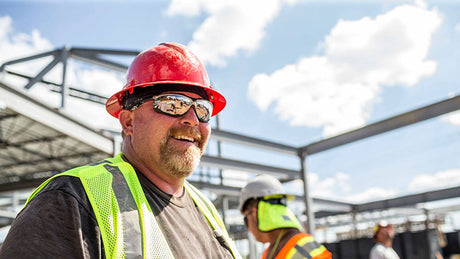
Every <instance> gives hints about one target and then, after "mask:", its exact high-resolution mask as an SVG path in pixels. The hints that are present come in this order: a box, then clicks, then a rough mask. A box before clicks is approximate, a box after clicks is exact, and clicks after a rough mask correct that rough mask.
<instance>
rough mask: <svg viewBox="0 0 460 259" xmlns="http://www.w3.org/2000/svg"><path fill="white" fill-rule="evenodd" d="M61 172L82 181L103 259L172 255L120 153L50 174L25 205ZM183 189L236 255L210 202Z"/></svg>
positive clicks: (187, 186)
mask: <svg viewBox="0 0 460 259" xmlns="http://www.w3.org/2000/svg"><path fill="white" fill-rule="evenodd" d="M65 175H66V176H74V177H78V178H80V180H81V182H82V185H83V187H84V189H85V192H86V194H87V196H88V199H89V200H90V203H91V206H92V208H93V210H94V214H95V216H96V219H97V222H98V225H99V228H100V230H101V236H102V241H103V245H104V252H105V254H106V258H149V259H150V258H161V259H163V258H174V256H173V254H172V252H171V250H170V248H169V245H168V243H167V241H166V239H165V237H164V235H163V233H162V232H161V229H160V227H159V226H158V223H157V221H156V219H155V216H154V214H153V213H152V210H151V208H150V206H149V204H148V202H147V199H146V197H145V195H144V192H143V190H142V187H141V185H140V183H139V180H138V178H137V175H136V172H135V170H134V169H133V168H132V166H131V165H130V164H129V163H126V162H125V161H124V160H123V159H122V158H121V154H119V155H117V156H116V157H114V158H111V159H106V160H103V161H101V162H99V163H96V164H92V165H87V166H82V167H78V168H74V169H72V170H69V171H66V172H64V173H61V174H58V175H55V176H53V177H52V178H50V179H48V180H47V181H45V182H44V183H43V184H42V185H40V186H39V187H38V188H37V189H36V190H35V191H34V192H33V193H32V194H31V196H30V197H29V199H28V200H27V202H26V205H27V203H28V202H29V201H30V200H31V199H32V198H33V197H34V196H35V195H36V194H37V193H38V192H39V191H40V190H41V189H43V187H45V186H46V185H47V184H48V183H49V182H50V181H51V180H52V179H54V178H55V177H59V176H65ZM185 188H186V190H187V191H188V193H189V194H190V196H191V198H192V199H193V200H194V201H195V203H196V204H197V205H198V206H199V208H200V210H201V211H202V212H203V214H204V215H205V217H206V218H207V220H208V223H209V224H210V226H211V228H212V229H213V231H214V233H216V236H217V237H219V235H220V236H221V237H223V238H224V239H225V242H226V243H227V245H229V247H230V249H231V252H232V254H233V256H234V257H235V258H240V255H239V254H238V252H237V250H236V248H235V246H234V244H233V242H232V240H231V239H230V238H229V236H228V233H227V231H226V230H225V227H224V225H223V222H222V220H221V219H220V217H219V216H218V212H217V210H216V209H215V207H214V205H213V204H212V203H211V202H210V201H209V200H208V199H207V198H206V197H204V196H203V194H201V192H199V191H198V190H197V189H196V188H194V187H193V186H192V185H190V184H188V183H187V182H186V184H185ZM107 194H109V195H107ZM26 205H25V206H26ZM136 215H137V216H136ZM217 233H219V234H217Z"/></svg>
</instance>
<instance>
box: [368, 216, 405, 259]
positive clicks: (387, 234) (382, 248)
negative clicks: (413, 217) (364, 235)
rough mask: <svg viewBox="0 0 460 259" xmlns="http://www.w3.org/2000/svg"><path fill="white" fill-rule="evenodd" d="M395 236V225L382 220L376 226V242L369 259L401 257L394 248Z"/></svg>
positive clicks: (396, 258) (394, 258)
mask: <svg viewBox="0 0 460 259" xmlns="http://www.w3.org/2000/svg"><path fill="white" fill-rule="evenodd" d="M394 236H395V233H394V230H393V226H392V225H391V224H388V222H386V221H380V222H378V223H377V225H376V226H375V227H374V237H373V238H372V240H373V241H374V242H375V245H374V247H372V250H371V252H370V254H369V259H399V255H398V254H397V253H396V251H395V250H394V249H393V247H392V245H393V238H394Z"/></svg>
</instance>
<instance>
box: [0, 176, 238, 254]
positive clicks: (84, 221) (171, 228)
mask: <svg viewBox="0 0 460 259" xmlns="http://www.w3.org/2000/svg"><path fill="white" fill-rule="evenodd" d="M138 177H139V181H140V183H141V186H142V188H143V190H144V193H145V196H146V198H147V200H148V202H149V204H150V206H151V208H152V211H153V212H154V214H155V218H156V220H157V221H158V224H159V225H160V228H161V229H162V230H163V233H164V235H165V237H166V240H167V241H168V243H169V246H170V248H171V250H172V252H173V254H174V256H175V258H200V259H201V258H233V257H232V255H231V252H230V251H229V250H228V249H227V248H225V247H224V246H223V245H222V244H220V243H219V240H218V239H217V238H216V237H215V236H214V234H213V233H212V230H211V229H210V227H209V226H208V224H207V221H206V218H205V217H204V216H203V214H202V213H201V212H200V210H199V209H198V207H197V206H196V205H195V203H194V202H193V200H192V199H191V197H190V196H189V195H188V193H187V192H186V191H184V195H182V196H181V197H173V196H171V195H169V194H166V193H164V192H163V191H161V190H160V189H158V188H157V187H156V186H155V185H154V184H153V183H152V182H150V181H149V180H148V179H147V178H146V177H145V176H143V175H142V174H138ZM103 250H104V248H103V245H102V239H101V234H100V231H99V227H98V224H97V221H96V217H95V215H94V212H93V209H92V207H91V205H90V203H89V200H88V198H87V196H86V193H85V191H84V189H83V186H82V185H81V182H80V180H79V179H78V178H76V177H70V176H61V177H58V178H56V179H54V180H53V181H51V182H50V183H49V184H48V185H47V186H46V187H45V188H44V189H43V190H41V191H40V193H38V194H37V195H36V196H35V197H34V199H32V201H31V202H30V203H29V204H28V205H27V207H25V208H24V209H23V210H22V211H21V212H20V213H19V214H18V216H17V217H16V219H15V220H14V222H13V224H12V225H11V229H10V231H9V233H8V236H7V238H6V239H5V241H4V243H3V245H2V247H1V250H0V258H105V254H104V251H103Z"/></svg>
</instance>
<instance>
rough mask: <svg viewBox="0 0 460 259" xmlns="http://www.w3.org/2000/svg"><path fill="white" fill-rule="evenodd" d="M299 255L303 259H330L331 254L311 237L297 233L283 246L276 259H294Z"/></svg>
mask: <svg viewBox="0 0 460 259" xmlns="http://www.w3.org/2000/svg"><path fill="white" fill-rule="evenodd" d="M296 254H297V255H301V256H302V257H303V258H312V259H330V258H332V254H331V253H330V252H329V251H327V249H326V248H325V247H324V246H323V245H319V244H318V243H317V242H316V241H315V239H314V238H313V236H311V235H310V234H307V233H299V234H297V235H295V236H293V237H291V239H289V241H288V242H287V243H286V245H284V247H283V249H281V251H280V252H279V253H278V255H277V256H276V259H289V258H294V256H295V255H296Z"/></svg>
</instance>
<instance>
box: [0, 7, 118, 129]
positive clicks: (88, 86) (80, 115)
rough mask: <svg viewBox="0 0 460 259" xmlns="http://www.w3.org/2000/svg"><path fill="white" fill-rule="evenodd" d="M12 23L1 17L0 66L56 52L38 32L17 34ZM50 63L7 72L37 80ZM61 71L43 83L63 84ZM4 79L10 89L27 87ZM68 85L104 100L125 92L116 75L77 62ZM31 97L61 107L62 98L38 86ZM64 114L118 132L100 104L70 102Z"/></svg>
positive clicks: (17, 66)
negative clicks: (34, 77) (37, 75)
mask: <svg viewBox="0 0 460 259" xmlns="http://www.w3.org/2000/svg"><path fill="white" fill-rule="evenodd" d="M12 23H13V21H12V19H11V18H10V17H9V16H5V17H0V64H3V63H4V62H5V61H9V60H14V59H17V58H22V57H27V56H30V55H35V54H39V53H43V52H46V51H50V50H53V49H54V47H53V45H52V44H51V43H50V41H48V40H47V39H46V38H44V37H42V36H41V35H40V32H39V31H38V30H34V31H32V32H31V34H27V33H18V32H15V31H14V29H13V26H12ZM51 60H52V58H51V57H47V58H42V59H39V60H37V61H28V62H22V63H18V64H14V65H11V66H8V67H7V69H10V70H12V71H14V72H19V73H23V74H26V75H29V76H34V75H36V74H37V73H38V72H39V71H40V70H41V69H43V68H44V67H45V66H46V64H48V63H49V62H50V61H51ZM61 71H62V65H60V64H58V65H57V66H56V67H55V68H54V69H53V70H51V71H50V72H49V73H48V74H47V75H46V76H45V77H44V79H45V80H48V81H52V82H56V83H60V82H61V80H62V79H61V77H62V72H61ZM1 79H2V80H4V81H5V82H6V83H8V84H9V85H11V86H14V87H18V88H22V87H23V86H24V85H25V84H26V83H27V81H26V80H24V79H21V78H18V77H15V76H11V75H7V74H6V73H3V74H2V78H1ZM66 84H68V85H69V86H71V87H75V88H79V89H82V90H86V91H89V92H93V93H98V94H100V95H102V96H109V95H110V94H113V93H115V92H116V91H118V90H120V89H121V88H122V85H123V79H122V78H121V76H120V75H119V74H117V73H115V72H109V71H105V70H98V69H90V68H88V66H85V67H83V66H82V65H81V64H80V65H79V64H77V63H76V62H69V63H68V67H67V76H66ZM28 93H29V94H31V95H33V96H35V97H36V98H37V99H38V100H40V101H42V102H46V103H47V104H49V105H51V106H55V107H59V106H60V103H61V101H60V100H61V99H60V95H58V94H56V93H51V92H50V91H49V90H48V88H47V87H45V86H41V85H40V84H37V85H35V86H34V87H32V88H31V89H30V90H29V92H28ZM64 112H65V113H67V114H68V115H69V116H71V117H74V118H76V119H78V120H79V121H82V122H84V123H87V124H88V125H90V126H93V127H95V128H103V129H110V130H119V125H118V121H117V120H116V119H115V118H111V116H110V115H108V114H107V112H106V111H105V107H104V106H103V105H100V104H95V103H91V102H86V101H82V100H80V99H75V98H67V103H66V107H65V109H64Z"/></svg>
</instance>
